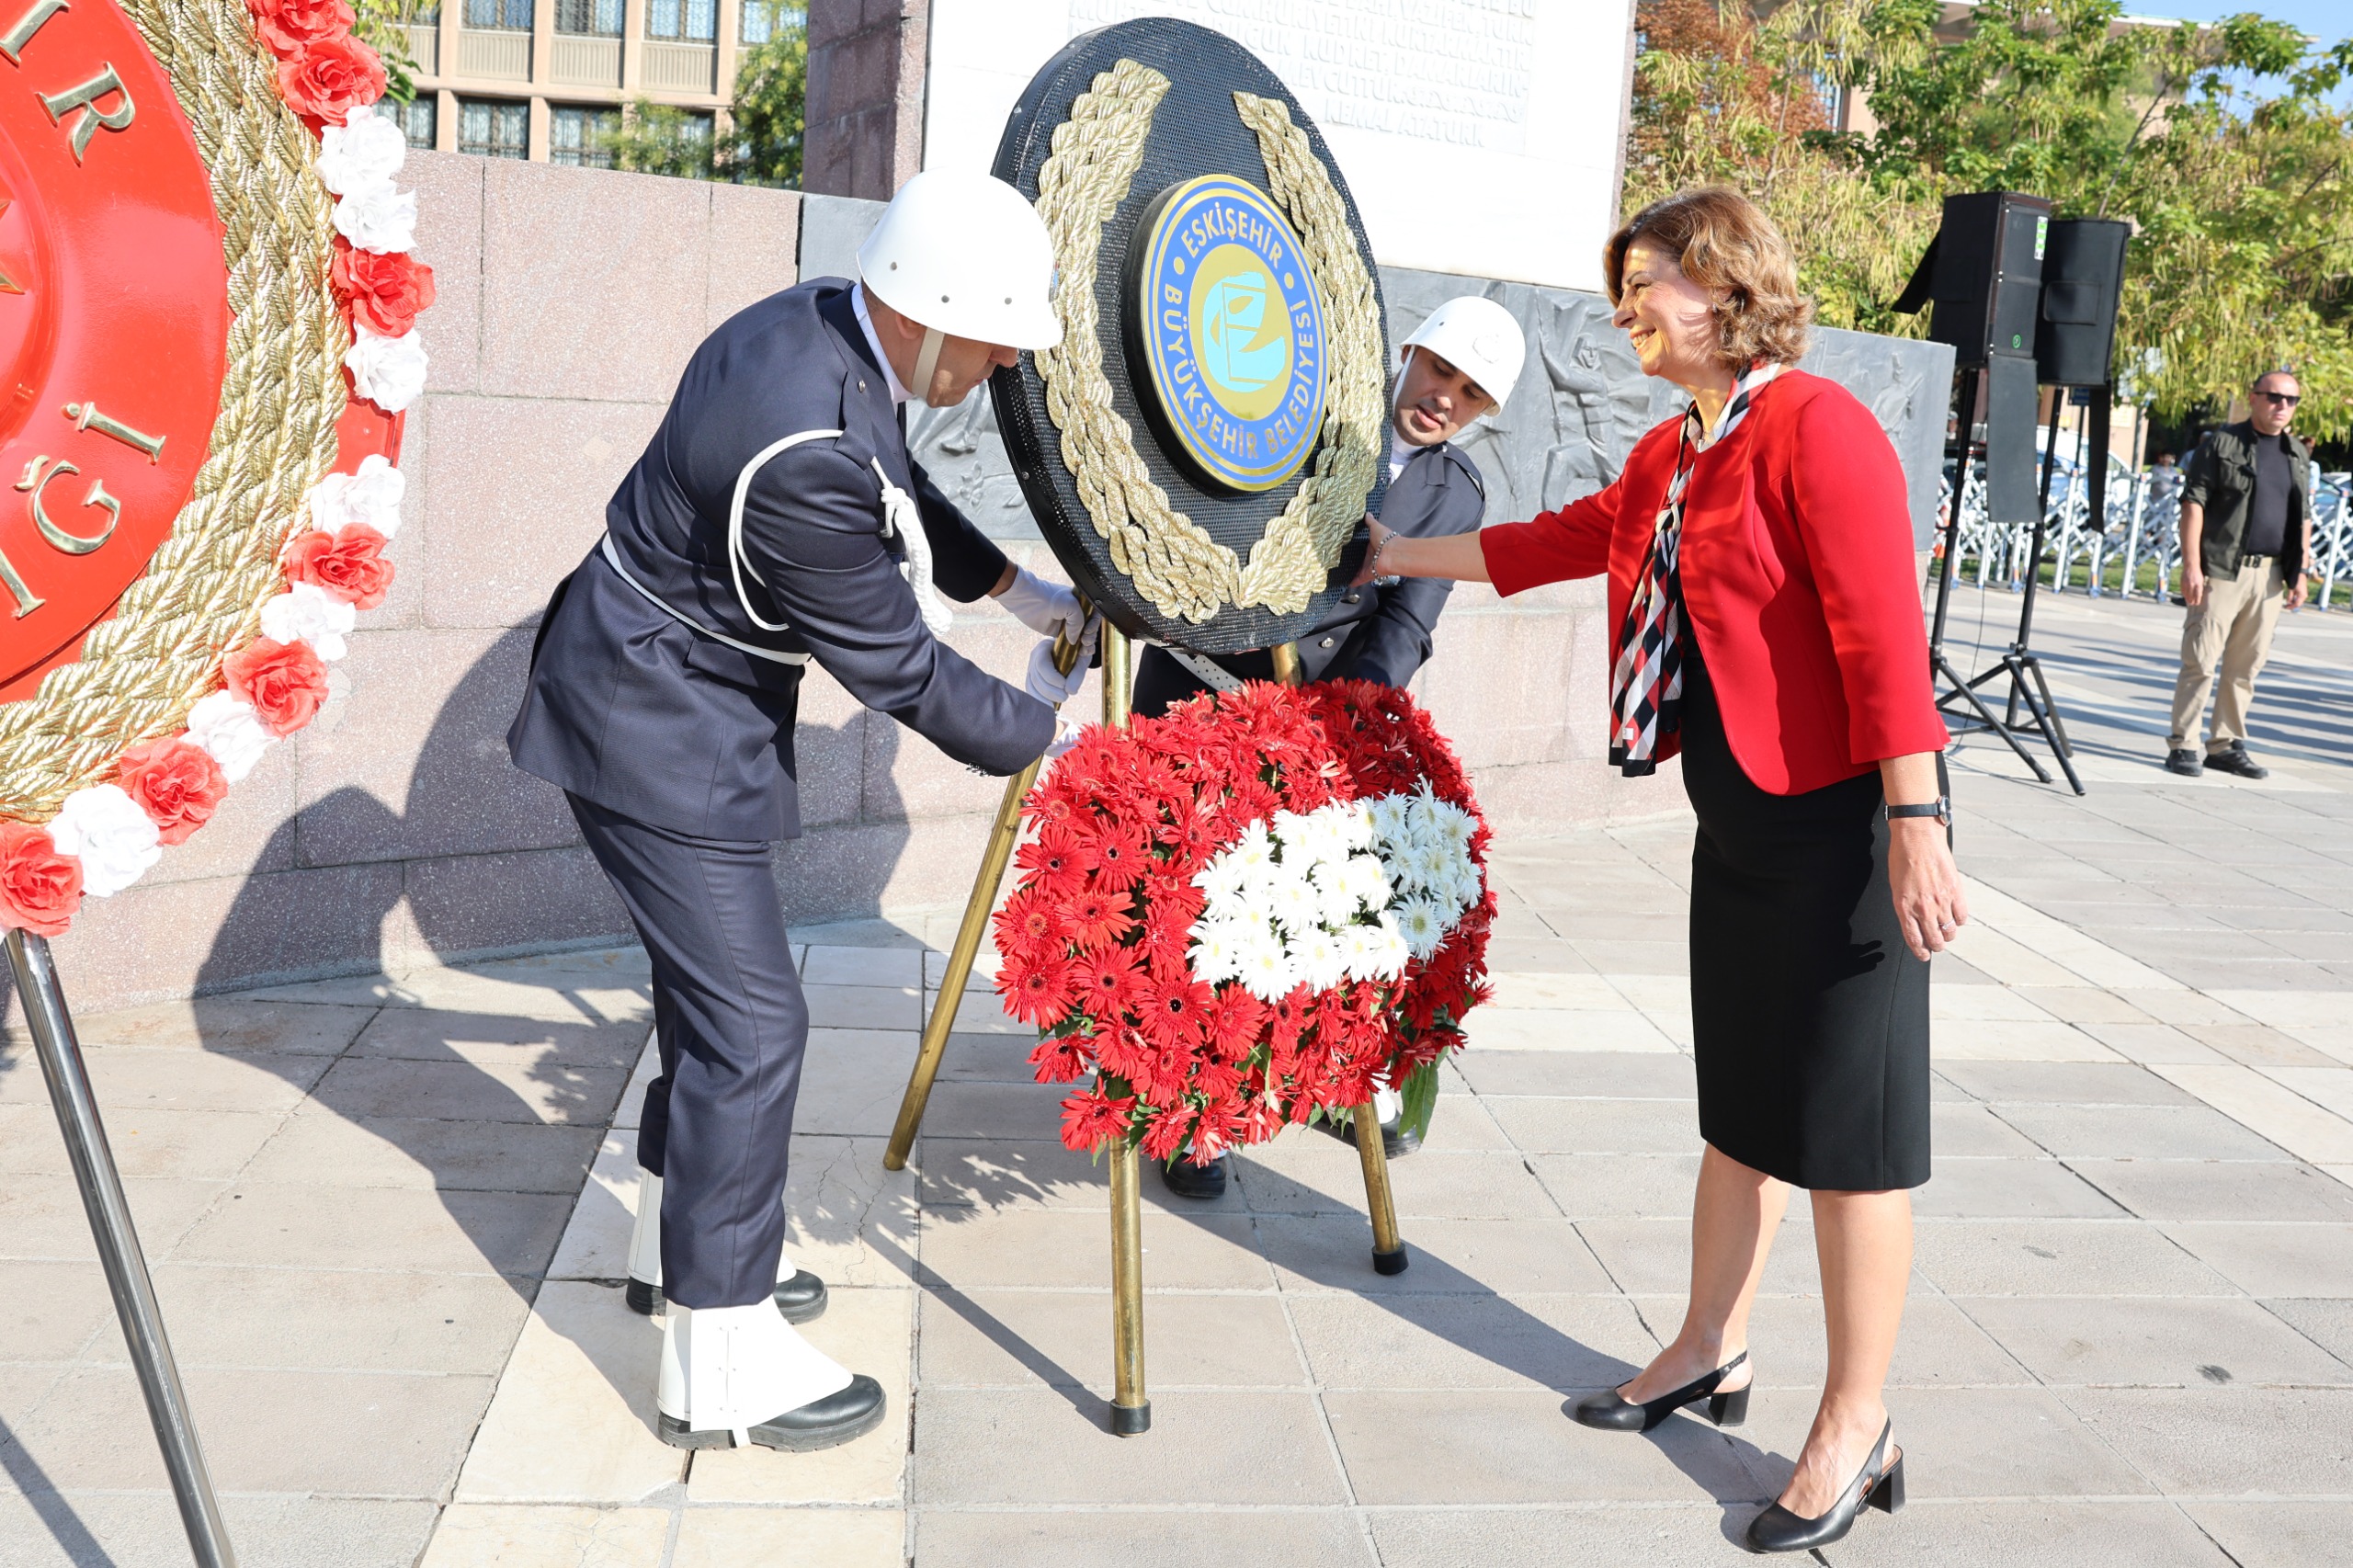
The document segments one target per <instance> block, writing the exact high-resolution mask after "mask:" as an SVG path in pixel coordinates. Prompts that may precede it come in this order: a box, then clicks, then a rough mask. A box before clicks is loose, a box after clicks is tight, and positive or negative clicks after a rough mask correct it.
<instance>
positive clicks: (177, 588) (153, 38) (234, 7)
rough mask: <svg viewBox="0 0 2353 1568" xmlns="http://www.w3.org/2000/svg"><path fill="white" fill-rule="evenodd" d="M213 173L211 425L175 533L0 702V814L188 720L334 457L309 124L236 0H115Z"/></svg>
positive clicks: (335, 323) (215, 680) (268, 586)
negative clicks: (91, 622) (111, 610)
mask: <svg viewBox="0 0 2353 1568" xmlns="http://www.w3.org/2000/svg"><path fill="white" fill-rule="evenodd" d="M120 4H121V6H122V8H123V10H124V12H125V13H126V14H127V15H128V16H129V17H131V21H132V23H133V24H134V25H135V26H137V28H139V31H140V34H141V36H142V37H143V38H144V39H145V40H146V41H147V47H148V49H149V50H150V51H153V54H154V56H155V59H156V62H158V63H159V64H161V65H162V66H163V67H164V69H165V71H167V72H169V73H170V74H171V78H172V87H173V91H174V93H175V94H176V96H177V97H178V99H179V103H180V108H181V110H182V111H183V112H184V113H185V114H186V115H187V116H188V125H189V128H190V129H191V130H192V131H194V132H195V134H196V143H197V147H198V149H199V151H200V152H201V153H203V155H204V161H205V165H206V166H207V167H208V168H209V169H210V171H211V176H212V201H213V206H214V209H215V210H217V211H218V212H219V214H220V217H221V223H222V229H223V230H224V231H225V236H226V237H225V240H224V242H223V244H222V252H223V256H224V258H225V259H226V261H227V262H228V267H229V310H230V312H231V314H232V315H233V318H234V319H233V322H232V323H231V325H230V329H229V342H228V356H227V367H226V370H225V373H224V375H223V377H222V386H221V412H220V415H219V416H218V417H217V418H215V419H214V421H213V425H212V441H211V445H210V448H209V449H208V451H207V455H206V457H205V460H204V466H203V467H202V468H200V469H199V470H198V471H197V476H196V483H195V486H194V488H193V490H192V491H191V492H190V494H189V496H188V504H187V505H186V506H183V507H181V508H180V513H179V516H178V517H177V518H176V520H175V521H174V522H173V524H172V531H171V536H170V537H169V538H168V539H166V540H165V541H164V544H163V546H162V547H161V548H160V549H158V550H157V551H155V554H154V556H153V559H152V560H151V561H149V562H148V563H147V569H146V571H145V572H144V573H142V574H141V575H140V577H139V580H138V581H137V582H135V583H133V584H132V585H131V587H130V588H129V590H127V591H126V592H125V593H124V594H123V596H122V598H121V599H120V601H119V603H118V605H117V608H116V612H115V616H114V619H111V620H108V621H104V622H101V623H100V624H98V625H97V626H96V627H93V628H92V629H91V631H90V632H89V635H88V637H87V639H86V640H85V642H84V643H83V648H82V655H81V657H80V658H79V659H78V660H76V661H75V662H74V663H73V664H70V665H61V666H60V667H58V668H57V669H54V670H51V672H49V674H48V675H47V676H44V677H43V678H42V680H41V683H40V689H39V691H38V692H37V693H36V694H35V695H34V696H32V697H30V698H28V699H25V700H23V701H19V702H12V703H7V704H5V705H0V816H9V817H16V818H19V819H22V820H26V821H32V822H45V821H47V820H48V819H49V818H51V817H52V816H54V815H56V814H57V808H58V806H59V804H60V803H61V802H63V801H64V799H65V797H66V796H67V795H69V794H71V793H72V792H73V791H74V790H79V789H81V788H83V787H84V786H85V785H90V784H96V783H99V782H102V781H103V780H104V778H106V776H107V775H108V772H109V771H110V770H111V769H112V767H113V766H114V762H115V759H116V758H117V757H118V756H120V755H121V754H122V752H123V751H124V750H125V749H126V748H127V747H130V746H134V745H137V744H139V743H140V742H142V741H144V740H149V739H152V738H153V737H155V736H158V735H165V734H171V733H175V732H176V731H178V730H180V729H182V728H183V727H185V725H186V724H187V722H188V710H189V709H191V708H193V707H195V706H196V704H197V702H198V701H199V699H202V698H203V697H205V696H206V695H207V694H208V693H210V692H211V691H213V690H214V689H215V688H217V687H219V686H220V684H221V660H222V656H223V655H224V654H226V653H230V652H232V651H233V650H235V649H237V648H239V647H242V646H243V645H244V643H246V642H249V641H251V640H252V638H253V637H254V635H255V634H256V631H258V630H259V627H260V619H261V606H262V602H263V601H264V600H265V599H267V598H268V597H271V596H272V595H273V594H276V593H278V591H279V590H280V589H281V588H282V587H283V586H284V574H283V572H282V571H281V570H280V568H279V565H278V551H279V549H280V548H281V547H282V546H283V545H284V544H285V542H286V538H287V535H288V534H289V533H290V532H291V531H293V529H294V528H296V526H297V525H298V524H299V523H300V521H301V506H302V500H303V497H304V496H305V495H306V494H308V493H309V491H310V489H311V487H312V485H313V484H315V483H317V482H318V479H319V476H320V475H321V474H322V473H324V472H326V470H327V468H328V466H329V465H330V464H331V463H333V462H334V460H335V423H336V421H338V420H339V419H341V418H342V417H343V411H344V403H345V390H344V379H343V356H344V351H345V350H346V349H347V348H348V347H350V346H351V332H350V329H349V328H348V327H347V325H346V324H345V323H344V320H343V312H342V310H341V308H340V307H339V306H338V305H337V304H336V302H335V295H334V292H333V290H331V289H330V288H329V286H328V283H327V268H328V266H329V264H330V262H331V261H332V259H333V244H334V239H335V216H334V211H333V209H332V208H331V207H330V205H329V199H328V196H327V192H326V187H324V185H322V184H321V183H320V181H319V176H318V173H317V169H316V165H315V161H316V158H317V153H318V138H317V137H316V136H315V135H313V133H312V132H311V131H310V129H309V127H307V126H305V125H304V124H303V123H302V121H301V119H298V118H297V117H296V116H295V114H294V111H293V110H292V109H290V108H287V106H286V103H285V100H284V99H283V98H281V97H279V96H278V84H277V81H276V78H275V75H274V74H273V71H272V62H271V61H270V59H269V56H268V54H267V52H266V51H264V50H263V48H262V46H261V44H260V43H259V42H257V41H256V39H255V37H254V31H253V18H252V16H251V14H250V13H249V12H248V11H247V10H246V8H245V6H244V0H120Z"/></svg>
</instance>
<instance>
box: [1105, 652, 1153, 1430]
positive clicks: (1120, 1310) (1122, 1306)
mask: <svg viewBox="0 0 2353 1568" xmlns="http://www.w3.org/2000/svg"><path fill="white" fill-rule="evenodd" d="M1134 682H1135V669H1134V665H1133V664H1132V663H1131V656H1130V654H1129V651H1128V640H1127V638H1126V637H1125V636H1124V635H1122V634H1121V633H1120V631H1118V630H1117V629H1116V628H1114V627H1112V626H1109V625H1108V624H1107V625H1106V626H1105V627H1104V628H1103V722H1104V723H1105V725H1107V726H1108V727H1109V728H1111V729H1115V730H1124V729H1126V728H1127V727H1128V718H1129V715H1130V712H1131V708H1132V705H1133V701H1134V697H1135V684H1134ZM1111 1430H1112V1431H1113V1432H1114V1433H1115V1434H1117V1435H1118V1436H1120V1437H1138V1436H1141V1435H1142V1434H1143V1433H1145V1432H1149V1431H1151V1430H1152V1397H1151V1396H1150V1395H1149V1394H1147V1393H1145V1392H1144V1381H1143V1155H1142V1152H1141V1151H1140V1150H1138V1149H1137V1147H1136V1146H1135V1144H1134V1143H1132V1142H1129V1141H1128V1140H1126V1139H1124V1138H1123V1139H1121V1140H1120V1142H1117V1143H1114V1144H1113V1145H1112V1146H1111Z"/></svg>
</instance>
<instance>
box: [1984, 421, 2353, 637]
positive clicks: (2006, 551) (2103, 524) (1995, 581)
mask: <svg viewBox="0 0 2353 1568" xmlns="http://www.w3.org/2000/svg"><path fill="white" fill-rule="evenodd" d="M2085 490H2086V486H2085V483H2084V473H2083V470H2082V468H2081V466H2080V465H2079V464H2077V463H2074V462H2071V461H2069V460H2068V459H2067V457H2066V455H2065V452H2064V449H2062V452H2061V456H2060V458H2059V460H2058V463H2057V466H2056V467H2055V469H2054V470H2053V472H2052V479H2051V503H2050V509H2049V513H2048V519H2047V526H2046V528H2044V531H2043V548H2042V559H2041V561H2040V562H2039V563H2038V564H2039V565H2040V566H2041V567H2042V568H2044V587H2045V589H2046V590H2047V591H2050V592H2053V593H2062V594H2066V593H2084V594H2088V595H2090V596H2091V597H2094V598H2098V597H2104V596H2107V597H2119V598H2132V597H2150V598H2154V599H2156V600H2158V601H2159V602H2163V601H2165V600H2166V599H2168V598H2170V597H2172V596H2173V594H2174V593H2175V592H2176V591H2177V581H2178V579H2179V577H2180V574H2181V539H2180V529H2179V524H2180V513H2181V506H2180V500H2181V472H2180V470H2178V469H2166V470H2164V471H2162V472H2161V471H2158V470H2156V469H2143V470H2142V471H2141V472H2138V473H2133V472H2128V471H2127V470H2126V469H2125V468H2124V467H2123V466H2122V465H2121V464H2112V465H2111V466H2110V467H2109V480H2108V493H2107V496H2106V505H2105V506H2104V507H2103V508H2102V510H2103V512H2104V513H2105V516H2103V517H2100V518H2099V519H2098V520H2097V523H2095V521H2094V520H2093V518H2092V517H2091V516H2090V511H2091V507H2090V503H2089V500H2088V498H2087V497H2086V494H2085ZM1943 495H1944V501H1943V505H1944V506H1947V507H1949V506H1950V505H1951V502H1952V468H1951V465H1950V464H1947V465H1946V469H1945V478H1944V486H1943ZM2313 511H2314V513H2315V517H2314V518H2313V551H2312V572H2313V597H2312V608H2315V609H2334V608H2339V607H2340V606H2342V608H2347V609H2353V474H2347V473H2323V474H2320V475H2318V476H2317V483H2315V484H2314V486H2313ZM2033 537H2034V528H2033V525H2032V524H2030V523H1995V522H1991V521H1988V520H1987V518H1986V517H1985V465H1984V462H1983V461H1980V462H1977V463H1975V464H1974V465H1972V472H1971V474H1970V477H1969V498H1968V502H1967V504H1966V505H1965V506H1963V508H1962V511H1961V528H1960V530H1959V534H1958V537H1957V539H1956V540H1955V551H1956V559H1955V561H1954V562H1953V567H1954V581H1955V582H1957V583H1964V584H1973V585H1976V586H1978V587H1987V586H1998V587H2006V588H2008V589H2010V590H2012V591H2013V592H2015V591H2016V590H2017V589H2018V588H2019V587H2020V586H2021V585H2023V584H2024V582H2025V580H2026V578H2025V574H2026V570H2027V555H2028V552H2029V551H2031V550H2032V549H2033Z"/></svg>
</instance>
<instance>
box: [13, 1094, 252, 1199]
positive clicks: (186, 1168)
mask: <svg viewBox="0 0 2353 1568" xmlns="http://www.w3.org/2000/svg"><path fill="white" fill-rule="evenodd" d="M105 1120H106V1130H107V1142H108V1144H110V1145H111V1146H112V1147H113V1149H114V1162H115V1168H116V1169H117V1170H118V1171H119V1172H120V1173H121V1174H122V1175H124V1176H163V1177H172V1176H192V1177H196V1178H199V1179H212V1180H220V1179H225V1178H226V1177H229V1176H235V1175H236V1174H237V1173H238V1172H239V1171H241V1170H243V1169H244V1166H245V1163H246V1162H247V1161H248V1160H250V1159H252V1158H253V1156H254V1151H256V1149H259V1148H260V1147H261V1146H262V1145H263V1144H264V1143H265V1142H267V1141H268V1140H269V1137H270V1134H272V1133H273V1132H275V1131H278V1126H279V1124H280V1123H281V1122H282V1121H284V1120H285V1117H284V1116H283V1115H282V1114H281V1113H279V1112H277V1111H227V1110H165V1109H158V1108H154V1107H152V1106H151V1107H144V1108H133V1109H129V1110H122V1111H114V1112H109V1113H107V1114H106V1117H105ZM72 1169H73V1167H72V1165H71V1164H70V1163H69V1162H68V1161H67V1159H66V1156H65V1143H64V1141H63V1139H62V1138H61V1137H59V1135H58V1131H57V1113H56V1112H55V1111H54V1110H52V1109H51V1108H49V1107H48V1106H45V1105H38V1106H35V1105H0V1174H6V1173H13V1172H22V1173H24V1174H26V1175H28V1176H64V1175H67V1174H68V1173H70V1172H71V1170H72Z"/></svg>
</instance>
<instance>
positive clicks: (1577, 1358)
mask: <svg viewBox="0 0 2353 1568" xmlns="http://www.w3.org/2000/svg"><path fill="white" fill-rule="evenodd" d="M1408 1272H1411V1270H1408ZM1290 1314H1291V1319H1292V1321H1293V1322H1294V1323H1295V1324H1297V1325H1298V1330H1299V1339H1300V1343H1301V1344H1302V1346H1305V1347H1306V1351H1307V1358H1308V1364H1309V1365H1310V1366H1311V1367H1312V1368H1313V1370H1314V1374H1315V1381H1317V1382H1318V1383H1320V1384H1321V1385H1323V1386H1324V1388H1325V1389H1326V1390H1332V1389H1401V1388H1419V1389H1523V1390H1524V1389H1529V1388H1534V1389H1553V1390H1557V1391H1559V1392H1570V1391H1572V1390H1577V1391H1589V1390H1593V1389H1598V1388H1608V1387H1611V1386H1614V1385H1615V1384H1617V1383H1619V1382H1621V1381H1624V1380H1625V1379H1627V1378H1629V1377H1631V1376H1632V1375H1633V1373H1634V1371H1635V1370H1636V1369H1638V1368H1640V1367H1642V1366H1643V1365H1644V1364H1646V1363H1647V1362H1648V1361H1649V1360H1650V1358H1652V1357H1653V1356H1654V1355H1656V1354H1658V1342H1657V1341H1656V1340H1655V1339H1654V1337H1653V1336H1652V1335H1651V1334H1650V1332H1649V1331H1648V1330H1647V1329H1645V1328H1644V1327H1643V1320H1642V1318H1641V1317H1640V1316H1639V1315H1638V1314H1637V1313H1636V1312H1635V1310H1634V1308H1633V1305H1632V1304H1631V1303H1630V1302H1628V1301H1622V1300H1617V1299H1612V1298H1607V1297H1603V1298H1594V1297H1585V1296H1497V1295H1468V1296H1450V1295H1449V1296H1441V1295H1412V1294H1407V1293H1404V1292H1398V1293H1393V1294H1390V1295H1385V1296H1381V1297H1373V1298H1367V1297H1356V1296H1348V1295H1343V1294H1337V1293H1334V1294H1326V1295H1301V1296H1295V1297H1293V1298H1292V1299H1291V1301H1290Z"/></svg>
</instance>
